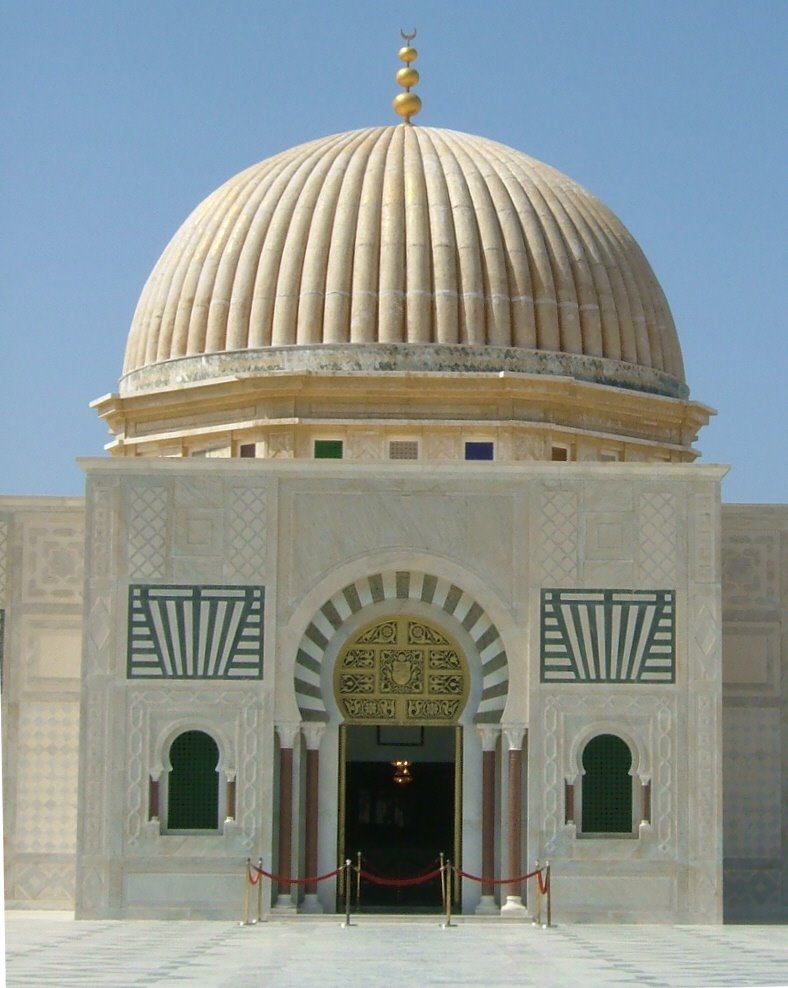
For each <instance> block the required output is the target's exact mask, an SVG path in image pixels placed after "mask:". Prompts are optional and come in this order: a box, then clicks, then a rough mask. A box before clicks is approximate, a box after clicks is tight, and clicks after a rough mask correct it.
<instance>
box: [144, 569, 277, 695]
mask: <svg viewBox="0 0 788 988" xmlns="http://www.w3.org/2000/svg"><path fill="white" fill-rule="evenodd" d="M264 598H265V590H264V588H263V587H216V586H204V587H200V586H147V585H144V584H133V585H132V586H130V587H129V637H128V677H129V679H161V678H176V679H260V678H262V675H263V605H264Z"/></svg>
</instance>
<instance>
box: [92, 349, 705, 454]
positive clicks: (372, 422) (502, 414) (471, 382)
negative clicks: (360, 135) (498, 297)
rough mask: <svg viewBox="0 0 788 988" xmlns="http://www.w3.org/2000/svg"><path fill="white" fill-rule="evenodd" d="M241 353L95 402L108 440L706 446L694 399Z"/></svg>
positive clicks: (229, 447) (201, 447)
mask: <svg viewBox="0 0 788 988" xmlns="http://www.w3.org/2000/svg"><path fill="white" fill-rule="evenodd" d="M315 349H316V350H320V349H321V348H319V347H318V348H315ZM326 349H332V348H326ZM383 349H385V348H383ZM224 356H226V358H227V360H228V361H229V362H231V366H229V367H228V366H226V365H225V364H224V363H223V357H224ZM235 356H236V355H234V354H227V355H214V356H212V357H207V358H203V359H204V360H205V361H207V362H209V363H214V361H216V362H218V363H219V365H220V369H221V370H222V371H224V373H217V374H216V375H215V376H213V377H212V378H210V379H208V380H203V381H199V380H198V381H194V382H191V383H190V384H189V386H179V385H177V384H174V385H173V386H172V387H170V388H161V389H156V390H149V391H141V392H139V393H136V394H129V395H120V396H118V395H108V396H106V397H105V398H103V399H100V400H99V401H98V402H95V403H94V406H95V407H96V408H97V410H98V411H99V414H100V415H101V416H102V417H103V418H105V419H106V421H107V422H108V424H109V426H110V429H111V431H112V432H113V433H114V434H115V436H116V439H115V442H114V443H113V444H112V445H111V446H110V447H109V448H110V450H111V451H112V452H113V453H114V454H116V455H149V456H160V455H168V456H171V455H177V456H181V455H184V456H188V455H193V454H194V453H196V452H199V453H203V452H204V451H205V450H206V449H210V450H214V451H218V450H222V449H223V450H224V452H221V453H220V452H214V453H213V454H212V455H236V454H237V453H238V447H239V446H240V445H243V444H249V443H254V444H256V445H257V452H256V454H255V455H257V456H269V455H278V456H281V455H289V456H307V457H308V456H311V445H312V442H311V441H312V439H313V438H324V437H325V436H326V434H327V433H330V434H331V435H332V436H333V437H334V438H345V439H348V440H352V437H354V436H355V437H357V438H358V437H361V436H363V437H364V440H363V442H362V443H361V446H360V447H359V449H361V448H362V447H363V449H364V450H366V452H363V453H362V452H357V453H355V454H352V453H350V452H349V455H351V456H355V457H356V458H359V457H360V458H385V454H384V452H383V451H382V450H383V444H384V441H385V440H386V439H387V438H393V439H402V438H410V439H417V440H419V441H420V443H421V446H422V449H423V451H424V452H423V458H425V459H430V458H432V457H433V456H436V457H437V458H442V459H445V458H449V459H451V458H455V459H461V458H462V454H461V443H462V441H463V439H468V438H471V433H473V437H475V438H481V437H482V435H483V437H484V438H487V439H494V440H495V442H496V457H495V458H496V459H523V458H525V459H531V458H537V459H538V458H547V459H549V458H550V445H551V440H552V441H556V442H561V443H563V444H566V445H568V446H571V447H572V448H573V449H574V451H575V452H574V454H573V455H571V456H570V457H569V458H570V459H575V458H582V459H605V458H611V454H613V453H615V457H614V458H616V459H619V460H625V459H634V460H638V461H642V460H660V461H681V462H687V461H691V460H693V459H694V458H695V456H696V455H697V454H696V453H695V451H694V450H692V449H691V444H692V442H693V441H694V439H695V438H696V435H697V433H698V431H699V429H700V428H701V427H702V426H703V425H705V424H706V422H707V421H708V417H709V409H706V408H704V406H701V405H699V404H697V403H694V402H688V401H683V400H678V399H674V398H666V397H664V396H662V395H655V394H649V393H646V392H638V391H634V390H627V389H622V388H619V387H611V386H605V385H599V384H595V383H590V382H585V381H582V380H577V379H576V378H573V377H570V376H558V375H555V374H522V373H520V374H517V373H512V372H499V373H479V372H470V371H466V372H464V373H457V372H456V371H443V372H439V371H425V370H424V369H423V367H424V364H423V363H422V365H421V366H422V369H421V370H419V371H413V372H407V371H387V372H381V371H379V370H377V369H372V370H369V371H360V370H359V371H353V372H348V371H347V370H339V369H337V368H334V369H332V370H331V372H326V371H325V369H323V371H322V372H320V371H306V372H296V371H290V372H288V371H274V372H271V373H268V374H265V373H261V372H256V373H251V374H247V375H244V374H241V373H239V367H238V366H234V367H233V366H232V363H234V358H235ZM177 363H180V362H179V361H173V362H172V364H177ZM186 363H188V361H186ZM163 366H164V367H166V366H167V365H163ZM170 366H171V365H170ZM387 366H388V365H387ZM156 369H157V368H151V370H152V371H153V370H156ZM159 369H161V368H159ZM285 434H287V435H288V436H289V439H287V441H285V438H284V437H285ZM353 445H354V442H353V441H351V442H350V443H349V447H352V446H353ZM523 448H524V449H526V452H525V453H523V452H520V453H518V452H516V450H517V449H520V450H522V449H523ZM272 449H276V450H277V452H275V453H274V452H271V450H272ZM372 449H377V450H378V453H372V452H371V450H372ZM430 450H433V451H434V452H433V453H431V452H430ZM452 450H453V451H454V452H452ZM539 451H541V452H539Z"/></svg>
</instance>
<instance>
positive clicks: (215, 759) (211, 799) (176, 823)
mask: <svg viewBox="0 0 788 988" xmlns="http://www.w3.org/2000/svg"><path fill="white" fill-rule="evenodd" d="M218 764H219V749H218V747H217V745H216V742H215V741H214V740H213V738H212V737H209V735H207V734H205V733H204V732H203V731H186V732H185V733H184V734H179V735H178V737H177V738H176V739H175V740H174V741H173V742H172V745H171V746H170V765H171V766H172V770H171V772H170V778H169V788H168V797H167V829H168V830H217V829H218V826H219V775H218V773H217V771H216V766H217V765H218Z"/></svg>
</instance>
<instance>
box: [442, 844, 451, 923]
mask: <svg viewBox="0 0 788 988" xmlns="http://www.w3.org/2000/svg"><path fill="white" fill-rule="evenodd" d="M446 869H447V874H446V883H445V884H446V891H445V898H446V922H445V923H443V924H442V926H443V929H444V930H446V929H448V928H449V927H450V926H451V858H447V859H446Z"/></svg>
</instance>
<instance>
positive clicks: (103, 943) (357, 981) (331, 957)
mask: <svg viewBox="0 0 788 988" xmlns="http://www.w3.org/2000/svg"><path fill="white" fill-rule="evenodd" d="M341 919H342V917H341V916H340V917H335V916H331V917H328V916H324V917H315V918H311V917H303V916H302V917H294V918H291V919H276V920H271V921H269V922H265V923H261V924H259V925H257V926H247V927H242V926H239V925H234V924H232V923H222V922H195V921H191V922H186V921H183V922H175V921H171V922H158V921H157V922H153V921H123V922H116V921H104V920H102V921H81V922H75V921H74V920H73V919H72V918H71V916H70V914H68V913H40V912H39V913H29V912H9V913H6V917H5V925H6V965H7V984H8V986H9V988H17V986H23V985H55V986H58V988H70V986H79V988H86V986H88V985H89V986H91V988H92V986H98V988H114V986H119V988H121V986H122V988H130V986H135V985H144V986H164V985H175V986H189V985H193V986H201V988H213V986H223V985H226V986H233V988H252V986H255V988H257V986H266V988H296V986H299V988H300V986H303V985H320V986H325V988H333V986H337V988H339V986H342V988H361V986H363V988H394V986H397V988H399V986H408V985H418V986H422V985H424V986H426V985H442V986H452V988H465V986H480V988H482V986H483V988H497V986H504V985H505V986H511V985H517V986H530V985H534V986H540V988H553V986H564V985H571V986H573V988H574V986H576V985H579V984H582V985H583V988H588V986H597V985H599V986H602V985H604V986H606V988H616V986H619V985H645V986H649V988H657V986H663V985H664V986H676V988H682V986H686V988H717V986H719V988H723V986H726V988H727V986H735V985H763V986H766V985H786V984H788V926H725V927H715V926H677V927H666V926H556V927H553V928H552V929H549V930H543V929H540V928H538V927H534V926H531V925H530V924H525V923H514V922H508V923H507V922H502V921H501V920H499V919H496V918H493V919H487V920H484V919H472V918H468V919H463V918H459V919H458V920H456V926H453V927H452V928H451V929H444V928H442V926H441V923H440V917H418V918H413V917H408V918H396V917H387V918H383V917H372V916H359V917H354V924H355V925H353V926H352V927H351V928H349V929H343V928H342V926H341Z"/></svg>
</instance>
